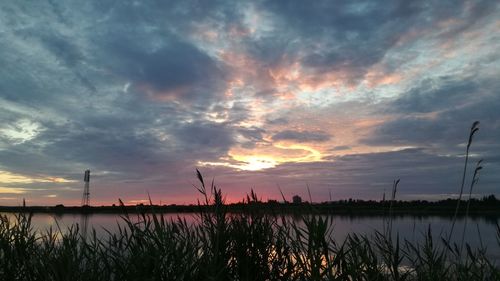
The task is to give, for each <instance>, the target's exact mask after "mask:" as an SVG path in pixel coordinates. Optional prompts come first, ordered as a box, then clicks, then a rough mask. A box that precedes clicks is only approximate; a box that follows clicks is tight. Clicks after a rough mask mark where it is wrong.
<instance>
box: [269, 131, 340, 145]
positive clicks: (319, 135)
mask: <svg viewBox="0 0 500 281" xmlns="http://www.w3.org/2000/svg"><path fill="white" fill-rule="evenodd" d="M272 138H273V140H275V141H281V140H290V141H296V142H325V141H328V140H330V138H331V136H330V135H329V134H328V133H326V132H323V131H292V130H286V131H281V132H278V133H276V134H274V135H273V137H272Z"/></svg>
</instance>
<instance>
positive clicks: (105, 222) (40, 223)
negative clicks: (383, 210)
mask: <svg viewBox="0 0 500 281" xmlns="http://www.w3.org/2000/svg"><path fill="white" fill-rule="evenodd" d="M4 215H7V216H8V217H9V218H10V219H13V218H14V214H11V213H5V214H4ZM163 216H164V218H165V219H166V220H177V219H178V218H181V219H183V220H186V222H187V223H188V225H193V224H197V223H199V219H198V216H197V214H195V213H179V214H175V213H168V214H163ZM325 217H327V216H325ZM130 218H131V220H132V221H134V222H137V221H139V220H140V219H139V218H138V217H137V215H133V214H131V215H130ZM287 218H288V219H290V220H295V221H296V222H299V223H300V217H292V216H288V217H287ZM328 219H329V222H330V223H331V225H332V228H333V231H332V235H333V236H334V237H333V238H334V239H335V240H336V241H338V242H343V241H344V240H345V238H346V237H347V235H348V234H350V233H356V234H373V233H374V232H375V231H380V232H383V230H384V225H386V223H387V218H384V217H374V216H370V217H360V216H355V217H353V216H328ZM468 220H469V221H468V223H467V228H466V231H465V242H467V243H469V244H470V245H471V246H472V247H473V248H477V247H481V246H484V247H486V248H488V251H489V253H490V255H491V256H492V257H493V258H495V259H500V245H499V244H498V242H497V235H496V226H495V224H496V223H497V222H499V219H498V218H494V219H492V218H484V217H475V218H474V217H472V218H469V219H468ZM464 222H465V221H464V219H463V218H461V219H459V220H457V223H456V225H455V229H456V230H457V231H455V232H454V233H453V237H452V239H451V241H452V242H456V243H457V244H460V242H461V239H462V230H463V227H464ZM32 224H33V228H34V229H35V230H37V231H41V232H46V231H47V230H48V229H49V228H52V229H60V230H61V231H65V230H67V229H68V228H69V227H71V226H74V225H76V224H78V225H79V228H80V231H81V233H82V235H83V236H84V237H85V236H86V235H87V234H88V233H90V232H91V231H92V230H95V232H96V236H97V237H106V236H107V235H108V233H107V231H109V232H111V233H113V232H117V231H118V225H123V218H122V217H121V216H120V215H117V214H35V215H34V216H33V218H32ZM450 226H451V219H450V218H448V217H433V216H429V217H416V216H414V217H412V216H406V217H395V218H394V221H393V232H394V234H396V233H398V234H399V237H400V239H402V240H408V241H410V242H413V243H415V242H419V241H422V240H423V238H424V236H425V234H426V232H427V229H428V227H430V228H431V230H432V234H433V238H434V239H435V240H436V242H437V243H440V241H441V237H446V236H447V234H448V231H449V229H450ZM458 230H459V231H458ZM393 237H395V235H394V236H393Z"/></svg>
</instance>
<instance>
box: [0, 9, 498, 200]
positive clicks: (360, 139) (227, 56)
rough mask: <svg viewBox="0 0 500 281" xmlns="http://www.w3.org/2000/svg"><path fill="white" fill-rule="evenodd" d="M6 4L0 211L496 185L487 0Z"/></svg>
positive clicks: (443, 192) (494, 32) (494, 14)
mask: <svg viewBox="0 0 500 281" xmlns="http://www.w3.org/2000/svg"><path fill="white" fill-rule="evenodd" d="M4 2H5V3H2V4H0V42H2V43H1V44H0V52H1V53H2V56H0V65H2V66H3V67H2V68H0V205H18V204H21V202H22V199H23V198H26V200H27V202H28V204H41V205H47V204H49V205H53V204H58V203H63V204H67V205H77V204H79V202H80V197H81V192H82V182H81V180H82V173H83V171H84V170H85V169H91V171H92V185H91V194H92V195H91V200H92V202H95V203H96V204H111V203H115V202H116V200H117V198H122V199H123V200H124V201H125V202H130V203H133V202H141V201H140V200H143V199H146V198H147V194H148V193H149V194H151V196H152V197H153V198H156V200H162V201H163V202H167V203H193V202H195V201H196V196H197V194H196V190H195V189H194V188H193V187H192V184H193V183H194V181H195V177H194V176H193V175H194V171H195V168H199V169H201V170H202V171H203V172H205V173H206V175H207V176H208V177H215V178H216V181H217V182H219V183H220V186H221V187H222V188H223V189H224V190H225V191H226V192H227V193H228V198H229V200H239V199H240V197H241V196H243V194H245V193H246V192H248V191H249V190H250V189H251V188H254V189H255V190H256V191H258V192H259V193H261V194H262V195H263V197H264V198H275V199H276V198H279V194H278V193H277V188H276V185H277V184H279V185H280V186H281V187H282V189H283V190H284V191H286V193H287V195H290V196H291V195H293V194H294V193H302V192H303V191H304V186H305V185H306V184H309V186H310V187H311V191H312V193H313V194H314V196H313V197H316V198H317V199H316V200H318V201H321V200H323V199H324V198H326V197H325V196H327V195H328V194H329V192H330V190H331V191H332V192H333V194H336V196H338V197H337V198H348V197H363V198H380V197H381V195H382V193H383V190H384V188H388V187H389V186H390V183H391V182H392V180H393V179H395V178H401V180H402V185H401V196H402V197H405V198H412V199H413V198H419V196H422V198H426V199H428V198H442V197H443V196H444V197H446V196H447V195H448V196H453V195H454V194H455V193H456V188H457V181H458V177H459V175H460V169H461V165H462V161H463V153H464V150H465V149H464V148H465V142H466V141H467V135H468V129H469V127H470V125H471V124H472V122H473V121H475V120H479V121H481V125H480V131H479V132H478V134H477V135H476V138H475V139H474V143H473V146H472V150H471V152H472V160H473V161H472V162H474V161H477V160H479V159H484V163H485V164H484V167H485V168H484V171H483V173H482V174H481V181H480V184H479V186H478V193H479V194H487V193H496V194H497V195H500V194H498V191H497V189H495V188H498V182H499V179H498V177H497V176H496V175H499V174H500V153H498V151H500V142H499V141H498V140H499V139H500V111H499V110H498V108H500V92H499V90H498V89H500V83H499V80H498V77H499V75H500V52H499V51H498V50H500V39H499V33H498V30H499V28H500V26H499V21H498V18H499V16H500V5H499V4H498V3H497V2H498V1H431V0H429V1H420V2H401V1H390V0H388V1H383V2H376V3H375V2H370V1H327V0H325V1H312V2H307V1H284V2H281V1H257V2H244V1H225V0H222V1H219V0H217V1H165V2H162V1H148V0H147V1H136V2H128V1H118V2H105V1H86V2H85V3H83V4H82V3H80V2H75V1H64V2H57V1H37V2H36V3H29V4H27V3H22V2H19V1H17V2H16V1H4ZM313 199H314V198H313Z"/></svg>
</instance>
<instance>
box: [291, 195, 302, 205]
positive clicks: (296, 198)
mask: <svg viewBox="0 0 500 281" xmlns="http://www.w3.org/2000/svg"><path fill="white" fill-rule="evenodd" d="M292 202H293V204H300V203H302V198H301V197H300V196H298V195H294V196H293V197H292Z"/></svg>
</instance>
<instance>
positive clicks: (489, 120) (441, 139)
mask: <svg viewBox="0 0 500 281" xmlns="http://www.w3.org/2000/svg"><path fill="white" fill-rule="evenodd" d="M499 86H500V85H499V83H498V81H496V80H493V79H485V80H477V79H474V78H464V79H463V80H462V79H456V78H451V77H445V78H439V79H435V80H433V81H428V80H426V81H423V83H421V84H420V85H419V86H418V87H415V88H412V89H411V90H410V91H409V92H407V93H406V94H404V95H402V96H401V97H399V98H397V99H395V100H394V101H392V102H390V103H389V104H387V111H388V112H393V113H397V114H399V115H401V116H400V117H398V118H395V119H394V120H392V121H388V122H385V123H383V124H382V125H380V126H378V127H377V128H376V130H375V134H374V135H372V136H371V137H369V138H368V139H366V140H365V142H366V143H367V144H371V145H387V144H393V145H414V146H430V145H437V146H441V147H443V148H447V149H450V148H452V147H454V146H457V145H458V144H462V143H464V141H466V138H467V135H468V130H469V127H470V124H472V122H474V121H476V120H478V121H480V122H481V123H482V124H481V127H482V129H481V134H480V135H481V137H480V141H481V142H482V143H484V144H485V143H488V142H490V143H491V142H493V143H495V139H498V137H500V124H499V122H498V120H499V118H500V112H499V111H498V108H500V95H499V92H498V87H499ZM419 113H429V114H432V115H433V116H422V115H419Z"/></svg>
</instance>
